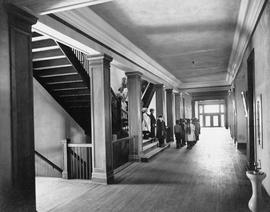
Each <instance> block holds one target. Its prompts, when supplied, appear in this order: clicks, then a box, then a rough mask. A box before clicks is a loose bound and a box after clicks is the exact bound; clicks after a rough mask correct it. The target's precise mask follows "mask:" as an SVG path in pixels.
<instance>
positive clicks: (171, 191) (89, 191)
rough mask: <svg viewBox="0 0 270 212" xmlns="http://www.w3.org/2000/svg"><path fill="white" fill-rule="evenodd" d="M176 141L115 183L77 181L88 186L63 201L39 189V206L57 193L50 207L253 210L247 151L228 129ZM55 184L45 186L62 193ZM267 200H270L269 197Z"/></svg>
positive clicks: (190, 211) (210, 130) (208, 211)
mask: <svg viewBox="0 0 270 212" xmlns="http://www.w3.org/2000/svg"><path fill="white" fill-rule="evenodd" d="M173 147H174V146H173ZM173 147H171V148H170V149H167V150H165V151H164V153H162V154H160V155H159V156H158V157H157V158H155V159H154V160H152V161H151V162H149V163H133V164H132V165H131V166H129V167H128V168H127V169H125V170H124V171H123V172H121V173H118V174H116V176H115V179H116V184H114V185H109V186H105V185H96V184H91V183H87V184H85V182H82V183H78V187H82V185H84V186H85V187H84V189H83V191H82V192H81V195H77V196H76V195H74V198H73V200H72V199H70V202H68V203H67V201H62V202H61V201H60V200H59V196H58V197H57V198H54V197H53V195H47V196H41V195H37V196H38V197H37V206H38V207H37V208H38V209H39V208H40V207H39V206H40V205H43V209H44V203H47V205H48V207H50V206H51V203H52V202H53V200H57V199H58V200H59V202H60V203H61V204H60V203H59V205H55V207H54V208H51V209H52V210H50V211H59V212H60V211H76V212H79V211H102V212H106V211H122V212H126V211H137V212H139V211H164V212H167V211H168V212H170V211H171V212H174V211H182V212H185V211H186V212H193V211H194V212H195V211H198V212H212V211H216V212H223V211H224V212H233V211H235V212H241V211H243V212H244V211H248V208H247V203H248V200H249V198H250V196H251V186H250V183H249V181H248V180H247V178H246V176H245V164H246V161H245V156H244V155H243V154H242V153H240V152H239V151H237V150H236V149H235V147H234V145H233V144H232V143H231V141H230V139H229V132H228V131H226V130H224V129H223V128H204V129H202V134H201V138H200V141H198V143H197V144H196V145H195V146H194V147H193V148H192V149H191V150H187V149H186V148H185V147H183V148H182V149H180V150H177V149H175V148H173ZM40 182H41V181H40V180H38V183H40ZM54 182H55V181H54ZM59 183H60V184H63V185H65V189H66V191H69V192H70V191H71V190H72V189H70V190H69V189H68V188H67V184H68V183H66V182H64V181H61V180H59ZM38 186H41V185H37V187H38ZM54 186H55V187H58V188H59V186H61V185H57V186H56V185H54ZM54 186H53V187H50V186H49V185H46V189H49V191H50V192H51V193H57V192H54V188H55V187H54ZM72 186H74V184H73V185H72ZM49 191H48V192H49ZM74 191H75V190H74ZM43 192H44V191H43ZM63 192H64V190H63ZM75 192H76V191H75ZM77 192H78V189H77ZM37 194H39V191H38V192H37ZM58 194H59V192H58ZM66 195H67V193H65V194H63V196H62V197H63V198H65V196H66ZM264 197H266V194H265V193H264ZM266 204H267V205H268V206H269V200H267V203H266ZM38 211H39V212H40V211H41V210H38ZM265 211H269V207H268V209H267V207H265Z"/></svg>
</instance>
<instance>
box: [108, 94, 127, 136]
mask: <svg viewBox="0 0 270 212" xmlns="http://www.w3.org/2000/svg"><path fill="white" fill-rule="evenodd" d="M111 97H112V130H113V134H117V135H118V138H123V137H128V112H127V111H125V110H123V109H122V106H121V99H119V98H118V97H117V96H116V95H115V93H114V91H113V90H112V89H111Z"/></svg>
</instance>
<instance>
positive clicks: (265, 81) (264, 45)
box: [235, 2, 270, 194]
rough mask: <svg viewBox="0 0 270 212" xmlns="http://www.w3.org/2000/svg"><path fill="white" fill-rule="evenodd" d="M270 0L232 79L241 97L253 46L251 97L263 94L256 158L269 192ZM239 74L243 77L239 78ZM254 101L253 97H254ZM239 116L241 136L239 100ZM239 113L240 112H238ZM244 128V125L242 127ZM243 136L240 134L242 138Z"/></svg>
mask: <svg viewBox="0 0 270 212" xmlns="http://www.w3.org/2000/svg"><path fill="white" fill-rule="evenodd" d="M269 26H270V4H269V2H268V3H267V4H266V7H265V9H264V11H263V13H262V15H261V17H260V20H259V22H258V24H257V27H256V29H255V31H254V34H253V36H252V38H251V40H250V43H249V46H248V48H247V50H246V52H245V56H244V58H243V61H242V65H241V68H240V70H239V71H240V72H239V75H238V76H237V78H236V79H235V86H236V91H237V93H238V95H237V98H236V99H237V100H236V101H237V102H240V101H242V100H241V99H240V96H239V92H240V90H241V89H245V88H246V87H245V86H244V82H243V81H244V80H246V79H245V77H246V76H244V73H247V59H248V56H249V55H250V53H251V51H252V49H254V55H255V85H254V92H255V94H254V98H255V99H256V98H258V97H259V96H260V95H262V126H263V135H262V140H263V142H262V144H261V145H258V142H257V140H256V136H255V140H256V146H257V160H260V161H261V166H262V171H264V172H265V173H266V175H267V177H266V179H265V180H264V181H263V185H264V187H265V189H266V191H267V192H268V194H270V142H269V141H270V130H269V127H270V119H269V107H270V92H269V91H270V83H269V79H270V71H269V68H270V60H269V58H270V27H269ZM241 78H242V79H241ZM254 101H255V100H254ZM237 106H238V110H237V111H238V116H237V125H238V126H237V129H238V139H239V137H240V136H244V135H245V132H246V130H247V125H245V124H244V117H243V114H242V111H243V107H242V106H241V107H240V103H239V104H238V103H237ZM240 113H241V116H240ZM244 128H245V129H244ZM244 139H246V138H245V137H243V139H242V141H244Z"/></svg>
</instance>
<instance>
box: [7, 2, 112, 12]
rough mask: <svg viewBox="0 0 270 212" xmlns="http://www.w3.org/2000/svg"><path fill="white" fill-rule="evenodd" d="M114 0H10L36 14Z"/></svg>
mask: <svg viewBox="0 0 270 212" xmlns="http://www.w3.org/2000/svg"><path fill="white" fill-rule="evenodd" d="M108 1H112V0H8V1H7V2H8V3H11V4H14V5H16V6H18V7H20V8H22V9H24V10H27V11H28V12H31V13H32V14H35V15H45V14H49V13H56V12H61V11H66V10H72V9H77V8H81V7H88V6H91V5H96V4H102V3H105V2H108Z"/></svg>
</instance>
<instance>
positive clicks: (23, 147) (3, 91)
mask: <svg viewBox="0 0 270 212" xmlns="http://www.w3.org/2000/svg"><path fill="white" fill-rule="evenodd" d="M0 17H1V18H0V64H1V68H0V111H1V113H0V126H1V127H0V210H1V211H27V212H28V211H29V212H31V211H36V200H35V158H34V157H35V155H34V154H35V153H34V118H33V73H32V47H31V38H32V33H31V26H32V25H33V24H34V23H36V21H37V18H36V17H34V16H32V15H30V14H28V13H26V12H25V11H23V10H21V9H18V8H17V7H15V6H12V5H5V4H4V3H3V0H0Z"/></svg>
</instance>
